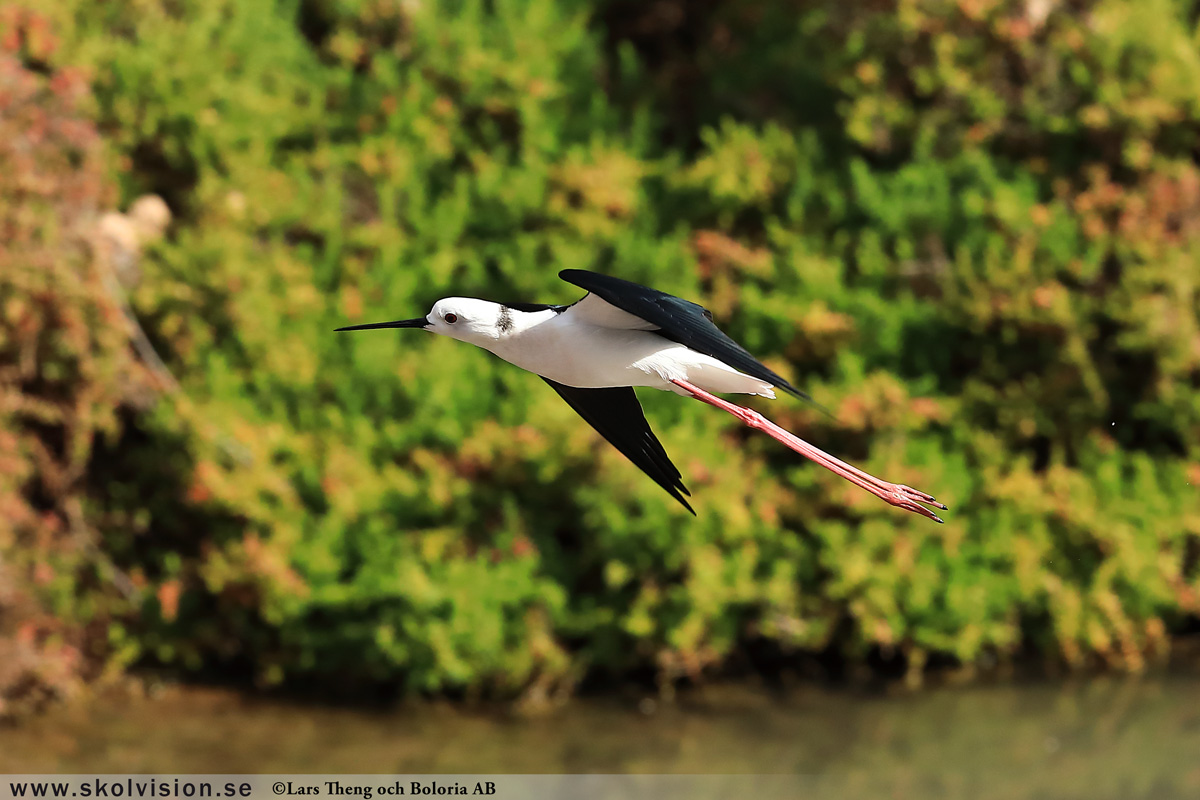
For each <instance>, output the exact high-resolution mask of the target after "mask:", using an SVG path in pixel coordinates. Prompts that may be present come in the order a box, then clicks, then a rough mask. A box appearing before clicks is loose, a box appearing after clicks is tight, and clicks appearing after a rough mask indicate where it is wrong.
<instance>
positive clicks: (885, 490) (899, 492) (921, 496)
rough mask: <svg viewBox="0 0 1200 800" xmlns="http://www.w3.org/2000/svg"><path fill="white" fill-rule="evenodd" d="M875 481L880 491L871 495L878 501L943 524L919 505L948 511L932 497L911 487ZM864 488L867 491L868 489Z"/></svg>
mask: <svg viewBox="0 0 1200 800" xmlns="http://www.w3.org/2000/svg"><path fill="white" fill-rule="evenodd" d="M875 480H876V481H877V482H878V484H880V491H879V492H871V493H872V494H875V495H876V496H878V497H879V498H880V499H882V500H884V501H885V502H887V503H891V504H892V505H894V506H895V507H896V508H902V509H904V510H905V511H911V512H913V513H914V514H920V515H921V516H923V517H928V518H929V519H931V520H933V521H934V522H944V520H943V519H942V518H941V517H939V516H938V515H937V514H935V513H933V512H932V511H930V510H929V509H928V508H926V507H925V506H923V505H921V503H925V504H927V505H931V506H934V507H935V508H940V509H942V510H943V511H949V510H950V509H949V508H947V507H946V505H944V504H943V503H939V502H938V501H937V500H935V499H934V498H933V495H929V494H925V492H922V491H918V490H916V489H914V488H912V487H911V486H904V485H902V484H897V483H887V482H886V481H880V480H878V479H877V478H876V479H875ZM864 488H868V489H869V488H870V487H864Z"/></svg>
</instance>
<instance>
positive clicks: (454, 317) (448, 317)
mask: <svg viewBox="0 0 1200 800" xmlns="http://www.w3.org/2000/svg"><path fill="white" fill-rule="evenodd" d="M446 322H449V323H450V324H451V325H453V324H454V323H456V322H458V314H447V315H446Z"/></svg>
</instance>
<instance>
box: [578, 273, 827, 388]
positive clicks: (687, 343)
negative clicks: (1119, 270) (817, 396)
mask: <svg viewBox="0 0 1200 800" xmlns="http://www.w3.org/2000/svg"><path fill="white" fill-rule="evenodd" d="M558 277H560V278H562V279H563V280H564V281H566V282H567V283H573V284H575V285H576V286H578V287H579V288H581V289H586V290H587V291H589V292H591V293H592V294H594V295H596V296H597V297H599V298H600V299H601V300H604V301H605V302H606V303H609V304H610V305H613V306H616V307H617V308H619V309H621V310H622V311H627V312H629V313H630V314H633V315H634V316H635V317H640V318H642V319H644V320H646V321H647V322H649V323H651V324H653V325H657V326H658V328H659V330H658V331H656V333H658V334H659V335H660V336H664V337H666V338H668V339H670V340H671V341H673V342H678V343H679V344H681V345H683V346H684V347H690V348H691V349H693V350H695V351H696V352H698V353H704V355H706V356H712V357H713V358H715V359H717V360H718V361H721V362H722V363H725V364H728V365H729V366H731V367H733V368H734V369H736V370H739V371H741V372H744V373H746V374H747V375H750V376H751V377H754V378H758V379H759V380H760V381H766V382H767V383H769V384H771V385H772V386H777V387H778V388H780V389H783V390H784V391H785V392H787V393H788V394H791V395H794V396H796V397H799V398H802V399H804V400H808V401H809V402H812V398H811V397H809V396H808V395H807V394H805V393H804V392H802V391H800V390H799V389H797V388H796V387H795V386H792V385H791V384H790V383H788V382H787V381H785V380H784V379H783V378H781V377H780V376H779V375H776V374H775V373H774V372H772V371H771V370H770V369H767V367H765V366H764V365H763V364H760V363H759V361H758V359H756V358H755V357H754V356H752V355H750V353H749V352H748V351H747V350H746V348H744V347H742V346H741V345H740V344H738V343H737V342H735V341H734V340H733V339H730V338H729V337H728V336H726V335H725V334H724V333H723V332H722V331H721V329H720V328H718V327H717V326H716V325H714V324H713V320H712V314H710V313H709V311H708V309H706V308H704V307H703V306H700V305H696V304H695V303H692V302H690V301H688V300H684V299H682V298H679V297H675V296H674V295H669V294H667V293H665V292H660V291H658V290H657V289H650V288H648V287H646V286H642V285H641V284H637V283H633V282H632V281H626V280H622V279H621V278H614V277H612V276H611V275H601V274H600V273H598V272H588V271H587V270H583V269H564V270H563V271H562V272H560V273H558Z"/></svg>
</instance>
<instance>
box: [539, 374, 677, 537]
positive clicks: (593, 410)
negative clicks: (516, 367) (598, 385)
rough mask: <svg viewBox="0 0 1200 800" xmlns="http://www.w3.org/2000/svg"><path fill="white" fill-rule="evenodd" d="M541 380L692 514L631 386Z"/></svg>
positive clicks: (672, 465)
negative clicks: (590, 386) (586, 385)
mask: <svg viewBox="0 0 1200 800" xmlns="http://www.w3.org/2000/svg"><path fill="white" fill-rule="evenodd" d="M542 380H544V381H545V382H546V383H548V384H550V388H552V389H554V391H556V392H558V394H559V396H561V397H562V399H563V400H566V401H567V404H568V405H570V406H571V408H573V409H575V412H576V413H577V414H579V416H581V417H583V418H584V419H585V420H587V423H588V424H589V425H591V426H592V427H593V428H595V429H596V430H597V431H599V433H600V435H601V436H603V437H604V438H605V439H608V441H609V442H610V443H611V444H612V446H613V447H615V448H617V449H618V450H620V451H621V454H622V455H624V456H625V457H626V458H628V459H629V460H630V461H632V462H633V463H634V464H636V465H637V466H638V468H639V469H641V470H642V472H644V473H646V474H647V475H649V476H650V477H651V478H653V479H654V482H655V483H657V484H658V485H659V486H661V487H662V488H664V489H666V490H667V493H668V494H670V495H671V496H672V497H674V498H675V499H676V500H678V501H679V502H680V503H683V507H684V508H686V509H687V510H688V511H691V512H692V514H693V515H695V513H696V512H695V511H694V510H693V509H692V507H691V506H690V505H688V501H687V500H684V499H683V495H685V494H686V495H688V496H689V497H690V496H691V492H689V491H688V490H687V487H686V486H684V485H683V480H681V476H680V474H679V470H678V469H676V468H675V465H674V464H672V463H671V459H670V458H668V457H667V451H666V450H663V446H662V443H661V442H659V441H658V438H657V437H656V436H655V435H654V431H652V430H650V423H648V422H646V415H645V414H643V413H642V406H641V404H640V403H638V399H637V395H635V394H634V393H633V387H632V386H622V387H618V388H612V389H576V388H574V387H571V386H563V385H562V384H561V383H555V382H554V381H552V380H550V379H549V378H542ZM681 493H682V494H681Z"/></svg>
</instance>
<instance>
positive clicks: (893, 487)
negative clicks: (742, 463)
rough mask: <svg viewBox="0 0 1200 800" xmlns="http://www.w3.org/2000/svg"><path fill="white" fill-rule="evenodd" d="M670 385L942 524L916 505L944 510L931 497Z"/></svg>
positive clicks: (748, 412) (750, 414)
mask: <svg viewBox="0 0 1200 800" xmlns="http://www.w3.org/2000/svg"><path fill="white" fill-rule="evenodd" d="M671 383H673V384H675V385H676V386H678V387H680V388H681V389H686V390H687V391H688V392H689V393H690V394H691V395H692V396H693V397H695V398H696V399H697V400H700V401H702V402H705V403H708V404H709V405H710V406H715V407H717V408H719V409H721V410H722V411H728V412H729V413H730V414H733V415H734V416H735V417H737V418H738V419H740V420H741V421H742V422H744V423H746V424H747V425H749V426H750V427H751V428H755V429H757V430H760V431H764V432H765V433H767V434H769V435H770V436H771V437H772V438H773V439H775V440H776V441H779V442H782V443H783V444H785V445H787V446H788V447H790V448H791V449H793V450H795V451H796V452H797V453H799V454H800V455H802V456H804V457H805V458H807V459H810V460H812V461H815V462H816V463H818V464H820V465H821V466H822V467H825V468H826V469H827V470H829V471H831V472H833V473H835V474H837V475H840V476H842V477H843V478H845V479H846V480H848V481H850V482H851V483H853V484H854V485H855V486H859V487H861V488H863V489H866V490H867V491H868V492H870V493H871V494H873V495H875V496H876V497H878V498H880V499H882V500H883V501H885V502H887V503H891V504H892V505H894V506H896V507H897V508H903V509H904V510H905V511H912V512H914V513H916V514H920V515H922V516H925V517H929V518H930V519H932V520H934V521H936V522H941V521H942V518H941V517H939V516H938V515H937V514H935V513H933V512H932V511H930V510H929V509H927V508H925V506H922V505H919V504H920V503H926V504H928V505H931V506H936V507H937V508H940V509H942V510H943V511H945V510H947V509H946V506H944V505H942V504H941V503H939V502H938V501H936V500H934V499H933V497H932V496H931V495H927V494H925V493H924V492H919V491H917V490H916V489H913V488H911V487H909V486H902V485H900V484H896V483H888V482H887V481H881V480H879V478H876V477H875V476H874V475H868V474H867V473H865V472H863V471H862V470H860V469H855V468H854V467H852V466H850V465H849V464H847V463H846V462H845V461H841V460H839V459H837V458H834V457H833V456H831V455H829V454H828V453H826V452H825V451H824V450H821V449H819V448H817V447H813V446H812V445H811V444H809V443H808V442H806V441H804V440H803V439H801V438H800V437H798V436H796V435H794V434H792V433H790V432H789V431H786V430H784V429H783V428H781V427H779V426H778V425H776V424H775V423H774V422H771V420H769V419H767V418H766V417H764V416H763V415H762V414H760V413H758V412H757V411H755V410H753V409H750V408H744V407H743V406H739V405H735V404H734V403H730V402H728V401H726V400H722V399H721V398H719V397H717V396H715V395H712V394H709V393H708V392H706V391H704V390H703V389H701V388H700V387H699V386H696V385H695V384H692V383H689V382H688V381H685V380H682V379H674V380H672V381H671Z"/></svg>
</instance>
